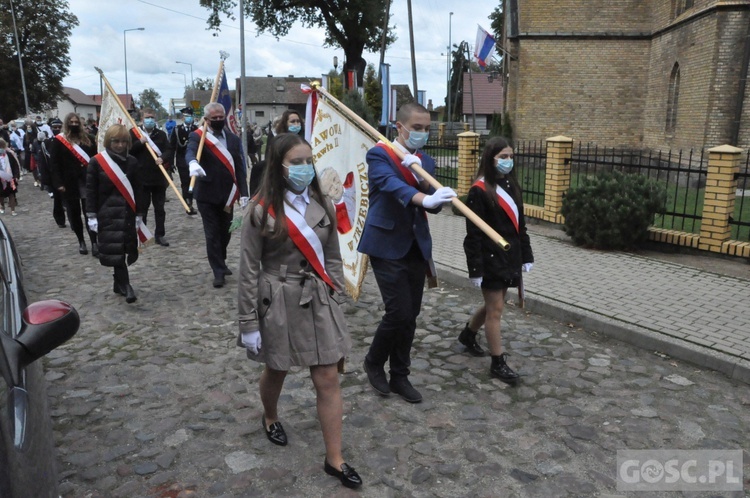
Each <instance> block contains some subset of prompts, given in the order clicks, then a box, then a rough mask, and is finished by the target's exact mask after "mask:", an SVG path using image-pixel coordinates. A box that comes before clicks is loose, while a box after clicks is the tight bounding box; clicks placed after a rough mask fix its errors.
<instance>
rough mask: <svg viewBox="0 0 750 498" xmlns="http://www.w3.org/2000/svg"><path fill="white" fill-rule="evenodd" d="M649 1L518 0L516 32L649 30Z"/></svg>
mask: <svg viewBox="0 0 750 498" xmlns="http://www.w3.org/2000/svg"><path fill="white" fill-rule="evenodd" d="M583 4H585V7H583ZM650 4H651V2H648V1H643V0H619V1H614V0H587V1H586V2H581V0H557V1H549V0H546V1H545V0H519V2H518V10H519V18H518V22H519V31H520V32H521V33H524V32H526V33H540V32H555V31H558V32H583V33H590V32H605V31H606V32H618V33H619V32H623V31H626V32H633V31H634V32H641V31H647V32H650V31H651V29H652V27H651V23H652V21H651V15H650V14H651V8H650Z"/></svg>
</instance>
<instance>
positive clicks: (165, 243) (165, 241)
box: [156, 237, 169, 247]
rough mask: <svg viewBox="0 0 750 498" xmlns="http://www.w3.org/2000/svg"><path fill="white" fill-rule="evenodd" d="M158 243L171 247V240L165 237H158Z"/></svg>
mask: <svg viewBox="0 0 750 498" xmlns="http://www.w3.org/2000/svg"><path fill="white" fill-rule="evenodd" d="M156 243H157V244H159V245H160V246H163V247H169V242H167V239H165V238H164V237H156Z"/></svg>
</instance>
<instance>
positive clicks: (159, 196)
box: [143, 185, 167, 237]
mask: <svg viewBox="0 0 750 498" xmlns="http://www.w3.org/2000/svg"><path fill="white" fill-rule="evenodd" d="M143 193H144V196H145V198H146V212H145V213H144V215H143V222H144V223H146V218H147V217H148V210H149V208H150V207H151V204H152V203H153V205H154V218H156V219H155V222H156V228H155V230H154V236H155V237H164V235H165V234H166V231H165V229H164V223H165V221H166V220H167V213H166V212H165V211H164V202H165V201H166V199H167V187H162V186H160V185H156V186H154V185H144V186H143Z"/></svg>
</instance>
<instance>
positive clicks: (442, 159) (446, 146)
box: [424, 136, 458, 188]
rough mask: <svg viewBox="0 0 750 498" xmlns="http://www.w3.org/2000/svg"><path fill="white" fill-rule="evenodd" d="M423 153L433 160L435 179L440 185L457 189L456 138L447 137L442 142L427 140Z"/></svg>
mask: <svg viewBox="0 0 750 498" xmlns="http://www.w3.org/2000/svg"><path fill="white" fill-rule="evenodd" d="M424 151H425V152H426V153H427V154H429V155H430V156H431V157H432V158H433V159H435V164H436V167H435V179H436V180H437V181H439V182H440V183H441V184H442V185H445V186H446V187H451V188H457V187H458V137H456V136H447V137H445V138H443V140H442V141H438V139H437V137H436V138H435V139H434V140H429V141H428V142H427V145H425V147H424Z"/></svg>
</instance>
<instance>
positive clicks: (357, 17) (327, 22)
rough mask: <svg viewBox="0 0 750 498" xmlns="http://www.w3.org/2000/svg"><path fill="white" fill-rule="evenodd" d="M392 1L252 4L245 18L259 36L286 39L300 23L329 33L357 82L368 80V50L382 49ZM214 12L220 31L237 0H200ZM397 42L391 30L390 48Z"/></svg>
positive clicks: (257, 0)
mask: <svg viewBox="0 0 750 498" xmlns="http://www.w3.org/2000/svg"><path fill="white" fill-rule="evenodd" d="M389 1H391V0H248V1H246V2H245V4H244V5H245V16H246V17H249V18H251V19H252V20H253V23H254V24H255V25H256V26H257V27H258V31H259V32H264V31H267V32H269V33H271V34H272V35H274V36H276V37H277V38H278V37H281V36H286V34H287V33H288V32H289V29H290V28H291V27H292V25H294V24H295V23H296V22H300V23H301V24H302V25H303V26H304V27H306V28H314V27H321V28H325V30H326V39H325V45H326V46H328V47H338V48H341V49H343V50H344V56H345V60H344V67H343V72H344V73H346V71H348V70H355V71H356V72H357V81H358V82H360V84H361V82H362V81H363V78H364V73H365V66H366V65H367V63H366V62H365V60H364V59H363V58H362V53H363V52H364V51H365V50H370V51H373V52H376V51H378V50H379V49H380V41H381V38H382V36H383V21H385V11H386V6H387V3H386V2H389ZM199 3H200V5H201V6H202V7H205V8H207V9H208V10H210V11H211V14H210V15H209V17H208V25H209V28H212V29H216V30H217V31H218V30H219V25H220V24H221V15H222V14H224V15H226V16H228V17H229V18H231V19H234V16H233V12H234V10H235V9H236V8H237V1H236V0H199ZM395 40H396V37H395V35H394V34H393V33H392V32H391V30H390V29H389V30H388V33H387V36H386V45H389V44H391V43H393V42H394V41H395Z"/></svg>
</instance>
